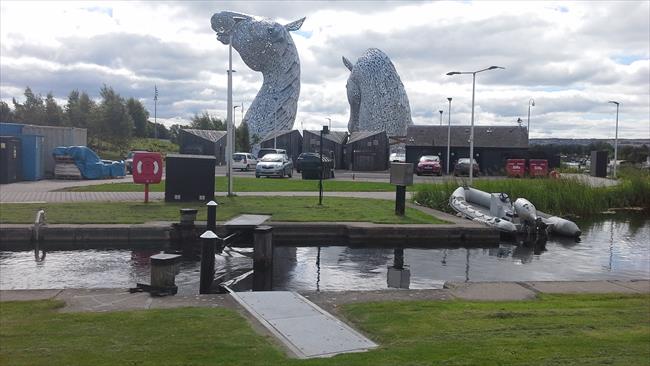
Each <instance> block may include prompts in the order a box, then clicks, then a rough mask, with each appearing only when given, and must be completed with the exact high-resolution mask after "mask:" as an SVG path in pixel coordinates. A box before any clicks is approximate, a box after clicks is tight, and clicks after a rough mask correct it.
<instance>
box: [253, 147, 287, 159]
mask: <svg viewBox="0 0 650 366" xmlns="http://www.w3.org/2000/svg"><path fill="white" fill-rule="evenodd" d="M286 153H287V150H285V149H271V148H263V149H260V151H258V152H257V159H261V158H263V157H264V155H266V154H286Z"/></svg>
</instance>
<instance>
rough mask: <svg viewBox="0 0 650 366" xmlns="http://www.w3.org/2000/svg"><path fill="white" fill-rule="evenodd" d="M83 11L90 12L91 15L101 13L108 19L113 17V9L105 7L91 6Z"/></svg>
mask: <svg viewBox="0 0 650 366" xmlns="http://www.w3.org/2000/svg"><path fill="white" fill-rule="evenodd" d="M84 10H86V11H89V12H92V13H102V14H106V15H108V16H109V17H111V18H112V17H113V8H109V7H105V6H91V7H89V8H84Z"/></svg>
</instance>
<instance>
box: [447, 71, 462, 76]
mask: <svg viewBox="0 0 650 366" xmlns="http://www.w3.org/2000/svg"><path fill="white" fill-rule="evenodd" d="M458 74H460V71H451V72H448V73H447V75H448V76H451V75H458Z"/></svg>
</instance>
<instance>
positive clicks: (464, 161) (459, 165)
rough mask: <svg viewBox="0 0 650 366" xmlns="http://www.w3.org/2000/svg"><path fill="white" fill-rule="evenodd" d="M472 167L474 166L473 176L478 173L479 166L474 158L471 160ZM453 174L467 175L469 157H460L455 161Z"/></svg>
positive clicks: (476, 175)
mask: <svg viewBox="0 0 650 366" xmlns="http://www.w3.org/2000/svg"><path fill="white" fill-rule="evenodd" d="M473 163H474V164H473V167H474V169H473V170H474V174H473V176H475V177H478V175H479V171H480V169H479V166H478V163H477V162H476V159H474V162H473ZM454 175H455V176H459V175H469V158H460V159H458V161H457V162H456V165H454Z"/></svg>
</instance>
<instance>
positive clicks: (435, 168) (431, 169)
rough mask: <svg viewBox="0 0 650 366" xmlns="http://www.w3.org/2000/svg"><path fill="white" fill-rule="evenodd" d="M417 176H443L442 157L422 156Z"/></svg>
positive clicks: (416, 172)
mask: <svg viewBox="0 0 650 366" xmlns="http://www.w3.org/2000/svg"><path fill="white" fill-rule="evenodd" d="M415 174H417V175H422V174H431V175H434V174H436V175H442V167H441V166H440V157H438V156H437V155H422V156H421V157H420V160H419V161H418V166H417V167H416V168H415Z"/></svg>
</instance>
